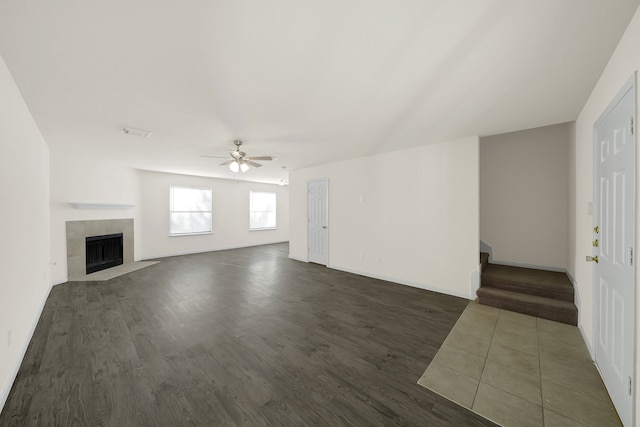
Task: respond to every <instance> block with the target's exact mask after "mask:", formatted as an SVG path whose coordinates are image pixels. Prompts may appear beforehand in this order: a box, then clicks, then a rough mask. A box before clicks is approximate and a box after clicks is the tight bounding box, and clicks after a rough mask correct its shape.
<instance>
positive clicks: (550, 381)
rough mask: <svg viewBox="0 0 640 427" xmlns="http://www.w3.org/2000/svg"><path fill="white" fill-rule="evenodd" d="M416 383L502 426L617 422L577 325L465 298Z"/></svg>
mask: <svg viewBox="0 0 640 427" xmlns="http://www.w3.org/2000/svg"><path fill="white" fill-rule="evenodd" d="M418 384H420V385H422V386H424V387H426V388H428V389H430V390H432V391H434V392H436V393H438V394H440V395H442V396H444V397H446V398H447V399H450V400H452V401H454V402H456V403H458V404H460V405H462V406H464V407H466V408H469V409H471V410H472V411H474V412H477V413H478V414H480V415H482V416H484V417H486V418H488V419H490V420H492V421H494V422H496V423H498V424H501V425H504V426H546V427H551V426H620V425H622V424H621V423H620V420H619V418H618V416H617V414H616V412H615V410H614V408H613V406H612V404H611V401H610V400H609V396H608V394H607V392H606V390H605V388H604V385H603V384H602V381H601V379H600V375H599V374H598V372H597V370H596V368H595V366H594V365H593V362H592V360H591V357H590V356H589V352H588V350H587V348H586V346H585V344H584V341H583V339H582V335H581V334H580V331H579V330H578V328H576V327H575V326H570V325H566V324H564V323H558V322H553V321H550V320H545V319H540V318H536V317H532V316H527V315H524V314H519V313H514V312H511V311H507V310H501V309H497V308H493V307H488V306H484V305H479V304H476V303H475V302H470V303H469V305H468V306H467V308H466V309H465V311H464V312H463V313H462V316H460V319H458V322H457V323H456V324H455V326H454V328H453V329H452V330H451V333H450V334H449V336H448V337H447V339H446V340H445V342H444V343H443V344H442V347H441V348H440V350H439V351H438V353H437V354H436V356H435V358H434V359H433V361H432V362H431V364H430V365H429V366H428V367H427V370H426V371H425V372H424V374H423V375H422V377H421V378H420V379H419V380H418Z"/></svg>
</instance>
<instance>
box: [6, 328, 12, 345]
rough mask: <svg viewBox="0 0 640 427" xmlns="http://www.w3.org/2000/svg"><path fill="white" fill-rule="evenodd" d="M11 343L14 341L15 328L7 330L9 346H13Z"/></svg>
mask: <svg viewBox="0 0 640 427" xmlns="http://www.w3.org/2000/svg"><path fill="white" fill-rule="evenodd" d="M11 343H13V329H9V330H8V331H7V347H11Z"/></svg>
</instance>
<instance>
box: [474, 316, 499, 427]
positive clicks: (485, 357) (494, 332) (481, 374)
mask: <svg viewBox="0 0 640 427" xmlns="http://www.w3.org/2000/svg"><path fill="white" fill-rule="evenodd" d="M498 310H499V311H498V316H497V317H496V323H495V325H493V333H492V334H491V339H490V340H489V347H488V348H487V354H485V356H484V362H483V363H482V371H481V372H480V378H479V379H478V386H477V387H476V393H475V394H474V395H473V401H472V402H471V407H470V408H469V409H470V410H472V411H473V406H474V405H475V403H476V398H477V397H478V390H479V389H480V383H481V382H482V376H483V375H484V368H485V366H487V359H489V352H490V351H491V344H492V343H493V337H494V335H495V334H496V329H497V327H498V319H500V314H501V313H502V309H498ZM480 415H482V414H480ZM485 418H486V417H485ZM487 419H488V418H487Z"/></svg>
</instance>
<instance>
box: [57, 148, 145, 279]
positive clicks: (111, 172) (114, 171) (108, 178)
mask: <svg viewBox="0 0 640 427" xmlns="http://www.w3.org/2000/svg"><path fill="white" fill-rule="evenodd" d="M69 202H81V203H111V204H129V205H135V207H134V208H132V209H75V208H73V207H72V206H71V205H70V204H69ZM120 218H133V225H134V258H135V259H136V260H137V259H140V254H141V247H142V242H141V239H142V235H141V224H140V177H139V172H138V171H136V170H134V169H131V168H129V167H125V166H120V165H118V164H114V163H108V162H104V161H103V160H102V159H96V158H95V157H93V158H87V157H82V156H78V155H74V154H72V153H68V152H58V151H56V150H51V254H52V262H53V263H54V264H53V265H52V269H51V272H52V280H53V283H62V282H65V281H66V280H67V241H66V222H67V221H82V220H93V219H120Z"/></svg>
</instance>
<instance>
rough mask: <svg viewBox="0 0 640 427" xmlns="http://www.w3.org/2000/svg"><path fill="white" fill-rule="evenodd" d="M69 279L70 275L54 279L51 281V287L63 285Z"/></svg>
mask: <svg viewBox="0 0 640 427" xmlns="http://www.w3.org/2000/svg"><path fill="white" fill-rule="evenodd" d="M68 281H69V278H68V277H65V278H64V279H58V280H54V281H53V282H51V287H54V286H58V285H62V284H63V283H67V282H68Z"/></svg>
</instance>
